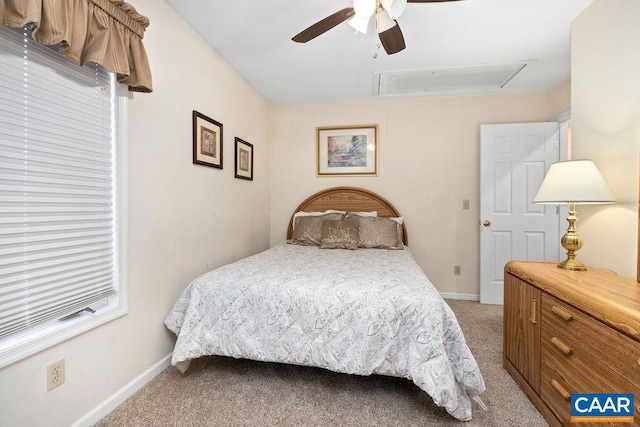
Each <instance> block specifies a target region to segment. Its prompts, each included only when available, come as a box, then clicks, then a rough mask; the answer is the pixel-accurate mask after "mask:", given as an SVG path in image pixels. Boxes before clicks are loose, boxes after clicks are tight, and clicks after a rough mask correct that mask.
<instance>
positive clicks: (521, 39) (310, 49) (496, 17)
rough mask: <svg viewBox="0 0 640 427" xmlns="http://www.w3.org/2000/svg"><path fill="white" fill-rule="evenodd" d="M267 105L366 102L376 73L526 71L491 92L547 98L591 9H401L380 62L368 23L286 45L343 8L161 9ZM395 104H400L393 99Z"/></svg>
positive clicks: (534, 3) (506, 2) (203, 5)
mask: <svg viewBox="0 0 640 427" xmlns="http://www.w3.org/2000/svg"><path fill="white" fill-rule="evenodd" d="M165 1H166V3H168V4H169V6H170V7H171V8H172V9H173V10H175V11H176V13H177V14H178V15H180V16H181V17H182V19H183V20H185V21H186V22H187V23H188V24H189V25H190V26H191V27H192V28H193V29H194V30H195V31H196V32H197V33H198V34H200V36H201V37H202V38H203V39H204V40H205V41H206V42H207V43H208V44H209V45H211V47H212V48H213V49H214V50H215V51H216V52H218V53H219V54H220V55H221V56H222V57H223V58H224V59H225V61H227V62H228V63H229V64H230V65H231V66H232V67H233V68H234V69H235V70H236V71H237V72H238V73H239V74H240V75H242V76H243V77H244V79H246V80H247V82H249V83H250V84H251V85H252V86H253V87H254V88H255V89H256V90H257V91H258V92H259V93H260V94H261V95H262V96H264V97H265V98H266V99H267V101H269V102H270V103H272V104H299V103H321V102H344V101H354V100H365V99H373V98H375V96H374V86H375V85H374V80H375V79H374V75H375V74H376V73H380V72H400V71H415V70H432V69H442V68H451V67H478V66H485V65H499V64H506V63H509V64H513V63H525V62H526V63H530V64H531V65H530V66H528V67H526V69H525V70H524V71H523V72H521V73H520V74H518V75H517V76H516V77H515V78H514V79H513V80H512V81H511V82H509V84H508V85H507V87H505V88H504V89H500V91H503V92H505V91H512V92H522V91H532V90H547V89H551V88H553V87H555V86H556V85H558V84H560V83H561V82H563V81H564V80H566V79H567V78H568V77H569V76H570V35H571V32H570V31H571V21H572V20H573V19H574V18H575V17H576V16H577V15H579V14H580V12H582V11H583V10H584V9H585V8H586V7H587V6H588V5H589V4H590V3H591V2H592V1H593V0H463V1H457V2H445V3H422V4H419V3H410V4H408V5H407V8H406V10H405V12H404V14H403V15H402V16H401V17H400V18H398V20H397V21H398V23H399V25H400V28H401V29H402V32H403V34H404V38H405V41H406V45H407V48H406V49H405V50H404V51H402V52H400V53H397V54H395V55H387V54H386V53H385V51H384V49H383V48H382V47H381V46H379V44H380V42H379V40H378V38H377V35H376V34H375V32H374V31H373V26H372V25H371V24H370V26H369V32H368V33H367V34H357V35H354V31H353V29H352V28H351V27H350V26H349V25H348V24H347V22H343V23H342V24H340V25H338V26H337V27H335V28H333V29H331V30H329V31H328V32H326V33H325V34H323V35H321V36H319V37H318V38H316V39H314V40H311V41H310V42H308V43H305V44H301V43H295V42H293V41H292V40H291V37H293V36H294V35H296V34H297V33H299V32H300V31H302V30H303V29H305V28H307V27H308V26H310V25H312V24H314V23H315V22H317V21H318V20H320V19H323V18H325V17H326V16H328V15H330V14H332V13H334V12H337V11H338V10H340V9H342V8H345V7H350V6H352V4H353V3H352V0H165ZM403 96H406V94H405V95H403Z"/></svg>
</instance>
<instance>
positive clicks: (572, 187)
mask: <svg viewBox="0 0 640 427" xmlns="http://www.w3.org/2000/svg"><path fill="white" fill-rule="evenodd" d="M615 201H616V199H615V197H614V196H613V193H611V190H609V187H608V186H607V184H606V183H605V182H604V179H602V175H600V172H599V171H598V168H596V165H595V164H594V163H593V162H592V161H591V160H568V161H564V162H558V163H554V164H552V165H551V167H550V168H549V172H547V175H546V176H545V178H544V181H542V185H540V189H539V190H538V193H537V194H536V197H535V198H534V199H533V203H547V204H565V203H577V204H600V203H615Z"/></svg>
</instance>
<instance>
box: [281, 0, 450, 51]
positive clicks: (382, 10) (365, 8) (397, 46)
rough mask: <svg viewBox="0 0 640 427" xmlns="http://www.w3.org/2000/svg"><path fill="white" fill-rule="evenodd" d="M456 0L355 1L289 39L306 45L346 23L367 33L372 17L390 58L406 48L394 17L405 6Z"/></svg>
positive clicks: (358, 30) (360, 31) (398, 14)
mask: <svg viewBox="0 0 640 427" xmlns="http://www.w3.org/2000/svg"><path fill="white" fill-rule="evenodd" d="M445 1H458V0H354V1H353V7H347V8H344V9H342V10H339V11H337V12H336V13H334V14H333V15H329V16H327V17H326V18H324V19H321V20H320V21H318V22H316V23H315V24H313V25H312V26H310V27H309V28H307V29H305V30H303V31H301V32H300V33H298V34H296V35H295V36H294V37H293V38H292V39H291V40H293V41H294V42H298V43H306V42H308V41H309V40H313V39H315V38H316V37H318V36H319V35H321V34H323V33H325V32H327V31H329V30H330V29H332V28H333V27H335V26H336V25H338V24H340V23H342V22H344V21H346V20H347V19H349V18H351V19H350V20H349V25H350V26H351V27H353V28H354V29H355V30H356V33H364V34H366V32H367V27H368V26H369V20H370V19H371V17H372V16H373V15H374V14H375V19H376V31H377V32H378V37H379V38H380V41H381V42H382V46H383V47H384V50H385V51H386V52H387V54H389V55H392V54H394V53H398V52H400V51H401V50H403V49H404V48H405V47H406V45H405V43H404V37H403V36H402V31H400V26H398V22H397V21H396V18H398V17H399V16H400V15H402V12H404V9H405V7H406V6H407V3H439V2H445Z"/></svg>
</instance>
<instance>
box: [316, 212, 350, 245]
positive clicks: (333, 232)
mask: <svg viewBox="0 0 640 427" xmlns="http://www.w3.org/2000/svg"><path fill="white" fill-rule="evenodd" d="M358 228H359V224H358V218H351V219H341V220H337V221H336V220H324V221H322V236H321V238H320V249H358Z"/></svg>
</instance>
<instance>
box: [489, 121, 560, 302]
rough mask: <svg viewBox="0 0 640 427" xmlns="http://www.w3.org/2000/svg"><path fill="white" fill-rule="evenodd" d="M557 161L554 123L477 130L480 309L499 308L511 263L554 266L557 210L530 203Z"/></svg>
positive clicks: (504, 125) (557, 152) (555, 259)
mask: <svg viewBox="0 0 640 427" xmlns="http://www.w3.org/2000/svg"><path fill="white" fill-rule="evenodd" d="M558 159H559V132H558V123H555V122H549V123H518V124H500V125H483V126H481V128H480V194H481V196H480V302H481V303H486V304H502V303H503V295H504V290H503V284H504V266H505V264H506V263H507V262H508V261H509V260H512V259H517V260H526V261H558V247H559V244H560V240H559V237H558V213H557V209H556V206H555V205H534V204H533V203H532V201H533V198H534V197H535V195H536V193H537V191H538V188H539V187H540V184H541V183H542V180H543V179H544V176H545V174H546V172H547V171H548V170H549V167H550V166H551V164H552V163H553V162H556V161H558Z"/></svg>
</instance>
